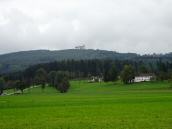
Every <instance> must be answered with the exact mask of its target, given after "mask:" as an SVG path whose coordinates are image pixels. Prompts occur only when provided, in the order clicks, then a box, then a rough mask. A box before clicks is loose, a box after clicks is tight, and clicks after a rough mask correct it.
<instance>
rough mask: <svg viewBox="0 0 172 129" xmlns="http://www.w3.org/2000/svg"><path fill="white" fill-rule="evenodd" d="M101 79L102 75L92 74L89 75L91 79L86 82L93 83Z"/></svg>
mask: <svg viewBox="0 0 172 129" xmlns="http://www.w3.org/2000/svg"><path fill="white" fill-rule="evenodd" d="M102 81H103V78H102V77H95V76H92V77H91V80H89V81H88V82H90V83H93V82H102Z"/></svg>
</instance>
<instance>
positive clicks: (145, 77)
mask: <svg viewBox="0 0 172 129" xmlns="http://www.w3.org/2000/svg"><path fill="white" fill-rule="evenodd" d="M152 78H153V75H139V76H135V78H134V82H149V81H151V80H152Z"/></svg>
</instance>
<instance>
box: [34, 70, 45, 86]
mask: <svg viewBox="0 0 172 129" xmlns="http://www.w3.org/2000/svg"><path fill="white" fill-rule="evenodd" d="M46 82H47V72H46V71H45V70H44V69H43V68H40V69H38V70H37V71H36V74H35V83H36V84H37V85H41V87H42V89H45V85H46Z"/></svg>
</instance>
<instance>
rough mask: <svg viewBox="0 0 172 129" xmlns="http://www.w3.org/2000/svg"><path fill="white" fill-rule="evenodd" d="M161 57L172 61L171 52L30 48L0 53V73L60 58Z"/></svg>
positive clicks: (59, 59) (139, 58)
mask: <svg viewBox="0 0 172 129" xmlns="http://www.w3.org/2000/svg"><path fill="white" fill-rule="evenodd" d="M159 58H161V59H163V60H166V61H172V53H169V54H164V55H144V56H140V55H138V54H136V53H117V52H114V51H106V50H93V49H66V50H55V51H50V50H31V51H20V52H14V53H9V54H3V55H0V73H7V72H15V71H20V70H23V69H25V68H27V67H29V66H31V65H35V64H40V63H48V62H53V61H62V60H72V59H73V60H81V59H82V60H86V59H87V60H90V59H110V60H133V61H138V60H149V61H153V60H157V59H159Z"/></svg>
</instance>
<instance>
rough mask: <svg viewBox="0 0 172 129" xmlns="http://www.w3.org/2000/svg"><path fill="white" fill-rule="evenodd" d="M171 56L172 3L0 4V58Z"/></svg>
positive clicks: (16, 0)
mask: <svg viewBox="0 0 172 129" xmlns="http://www.w3.org/2000/svg"><path fill="white" fill-rule="evenodd" d="M80 44H85V45H86V47H87V48H93V49H106V50H114V51H118V52H136V53H141V54H144V53H154V52H156V53H167V52H172V0H0V53H8V52H14V51H21V50H31V49H52V50H55V49H58V50H59V49H69V48H74V47H75V46H76V45H80Z"/></svg>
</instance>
